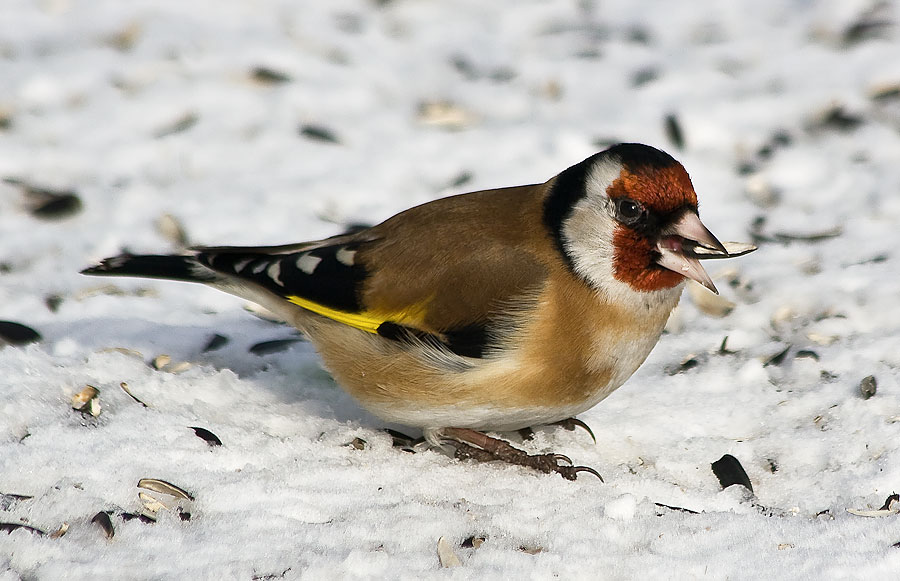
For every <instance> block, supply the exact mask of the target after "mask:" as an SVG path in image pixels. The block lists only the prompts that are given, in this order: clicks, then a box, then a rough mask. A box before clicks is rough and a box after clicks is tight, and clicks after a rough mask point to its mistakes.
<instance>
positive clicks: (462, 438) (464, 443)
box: [440, 428, 603, 482]
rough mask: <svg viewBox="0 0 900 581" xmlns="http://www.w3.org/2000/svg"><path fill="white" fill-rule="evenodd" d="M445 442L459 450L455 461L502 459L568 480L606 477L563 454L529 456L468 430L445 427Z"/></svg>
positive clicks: (503, 442) (506, 444) (501, 442)
mask: <svg viewBox="0 0 900 581" xmlns="http://www.w3.org/2000/svg"><path fill="white" fill-rule="evenodd" d="M440 436H441V439H442V440H443V441H446V442H449V443H450V444H451V445H453V446H454V447H455V448H456V454H455V456H456V458H459V459H460V460H465V459H473V460H478V461H481V462H491V461H495V460H500V461H503V462H506V463H508V464H515V465H516V466H525V467H526V468H533V469H535V470H538V471H540V472H543V473H544V474H550V473H552V472H555V473H557V474H559V475H560V476H562V477H563V478H565V479H566V480H575V479H576V478H577V477H578V473H579V472H587V473H589V474H593V475H594V476H596V477H597V478H599V479H600V482H603V477H602V476H600V474H599V473H598V472H597V471H596V470H594V469H593V468H590V467H588V466H573V465H572V460H571V459H569V457H568V456H564V455H562V454H529V453H527V452H525V451H524V450H519V449H518V448H514V447H513V446H512V445H510V444H509V443H508V442H505V441H503V440H500V439H497V438H492V437H490V436H488V435H486V434H483V433H481V432H476V431H475V430H470V429H468V428H444V429H442V430H441V431H440Z"/></svg>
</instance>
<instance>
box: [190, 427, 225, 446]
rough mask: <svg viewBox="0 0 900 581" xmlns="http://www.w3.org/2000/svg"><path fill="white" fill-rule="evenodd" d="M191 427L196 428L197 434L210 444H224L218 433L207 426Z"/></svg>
mask: <svg viewBox="0 0 900 581" xmlns="http://www.w3.org/2000/svg"><path fill="white" fill-rule="evenodd" d="M191 429H192V430H194V433H195V434H196V435H197V437H198V438H201V439H202V440H205V441H206V443H207V444H209V445H210V446H221V445H222V440H220V439H219V437H218V436H217V435H215V434H213V433H212V432H210V431H209V430H207V429H206V428H199V427H195V426H191Z"/></svg>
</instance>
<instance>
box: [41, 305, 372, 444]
mask: <svg viewBox="0 0 900 581" xmlns="http://www.w3.org/2000/svg"><path fill="white" fill-rule="evenodd" d="M39 331H40V333H41V335H42V336H43V339H42V344H43V345H44V347H45V348H47V349H48V351H50V352H52V351H53V348H52V346H53V345H54V344H58V343H60V342H62V341H67V342H74V343H75V344H76V345H78V346H79V350H80V351H83V352H85V353H99V352H105V351H121V352H123V353H127V354H129V355H130V356H133V357H140V358H141V359H142V360H143V361H144V362H145V363H146V364H147V365H148V366H150V367H154V364H155V363H156V364H158V363H159V362H158V360H157V357H159V356H160V355H162V354H165V355H167V356H169V357H170V358H171V363H170V365H178V364H179V363H181V362H188V363H190V364H192V366H193V365H201V366H208V367H212V368H213V369H216V370H225V369H227V370H230V371H232V372H234V373H235V374H236V375H237V376H238V377H240V378H243V379H247V380H251V381H252V384H253V385H254V386H255V387H260V388H262V389H268V390H269V391H270V393H272V394H274V395H275V396H276V397H277V398H278V400H279V401H282V402H284V403H287V404H291V403H300V402H304V401H310V400H313V401H316V402H317V404H319V405H316V406H312V408H313V409H312V411H313V413H316V414H317V415H319V416H320V417H321V418H322V419H331V420H335V421H337V422H341V423H353V424H356V425H360V426H362V427H366V428H371V429H382V428H384V427H386V424H385V423H384V422H383V421H382V420H380V419H379V418H377V417H375V416H374V415H372V414H370V413H369V412H368V411H366V410H365V409H364V408H362V407H361V406H360V405H359V404H357V403H356V401H355V400H354V399H353V398H351V397H350V396H349V395H348V394H347V393H346V392H344V391H343V390H342V389H341V388H340V387H339V386H338V385H337V383H336V382H335V381H334V379H332V378H331V376H330V375H329V374H328V372H327V371H326V370H325V369H324V368H323V367H322V364H321V360H320V359H319V356H318V354H317V353H316V351H315V349H314V348H313V346H312V344H311V343H309V342H308V341H307V340H306V339H305V338H304V337H303V336H302V335H301V334H300V333H299V332H298V331H297V330H295V329H294V328H292V327H290V326H288V325H283V324H279V323H274V322H271V321H265V320H261V319H254V318H252V317H247V316H246V315H244V316H239V315H238V316H234V317H225V318H221V319H217V321H216V325H215V327H212V326H209V327H206V326H198V325H172V324H166V323H159V322H155V321H148V320H146V319H138V318H112V317H100V318H90V317H87V318H83V319H79V320H78V321H77V323H72V322H69V323H50V324H46V325H42V326H41V328H40V329H39ZM166 372H167V370H166V368H165V367H163V368H162V369H160V370H159V371H158V373H166ZM273 374H284V376H286V377H289V378H295V379H296V381H291V380H290V379H288V380H278V381H272V377H273ZM304 409H306V410H307V411H310V410H309V406H305V407H304Z"/></svg>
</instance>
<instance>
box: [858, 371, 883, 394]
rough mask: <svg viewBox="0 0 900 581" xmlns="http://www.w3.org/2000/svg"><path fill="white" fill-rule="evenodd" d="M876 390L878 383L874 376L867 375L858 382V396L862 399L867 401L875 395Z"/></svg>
mask: <svg viewBox="0 0 900 581" xmlns="http://www.w3.org/2000/svg"><path fill="white" fill-rule="evenodd" d="M877 389H878V382H877V381H876V380H875V376H874V375H867V376H866V377H863V378H862V381H860V382H859V394H860V395H861V396H862V398H863V399H869V398H870V397H872V396H873V395H875V391H876V390H877Z"/></svg>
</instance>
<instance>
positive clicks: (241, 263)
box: [232, 258, 253, 272]
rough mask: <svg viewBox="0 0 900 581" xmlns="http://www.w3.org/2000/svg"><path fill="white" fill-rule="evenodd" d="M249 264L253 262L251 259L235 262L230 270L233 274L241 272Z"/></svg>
mask: <svg viewBox="0 0 900 581" xmlns="http://www.w3.org/2000/svg"><path fill="white" fill-rule="evenodd" d="M251 262H253V259H252V258H246V259H244V260H238V261H237V262H235V263H234V264H233V265H232V268H233V269H234V271H235V272H241V271H242V270H244V269H245V268H247V265H248V264H250V263H251Z"/></svg>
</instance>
